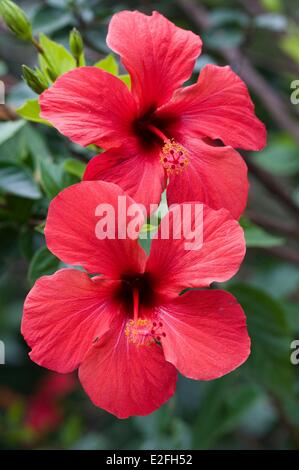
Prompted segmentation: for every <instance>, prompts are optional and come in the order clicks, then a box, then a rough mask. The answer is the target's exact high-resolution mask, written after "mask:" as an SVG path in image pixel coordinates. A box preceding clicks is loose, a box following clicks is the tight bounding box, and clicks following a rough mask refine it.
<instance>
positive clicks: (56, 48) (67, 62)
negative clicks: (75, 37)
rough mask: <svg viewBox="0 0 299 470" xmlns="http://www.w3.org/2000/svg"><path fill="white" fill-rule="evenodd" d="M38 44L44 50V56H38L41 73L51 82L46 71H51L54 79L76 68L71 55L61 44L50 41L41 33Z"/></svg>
mask: <svg viewBox="0 0 299 470" xmlns="http://www.w3.org/2000/svg"><path fill="white" fill-rule="evenodd" d="M39 42H40V45H41V47H42V48H43V50H44V55H43V54H39V63H40V67H41V69H42V71H43V72H44V74H45V75H47V77H48V78H49V80H51V77H50V76H49V73H48V71H47V70H48V69H49V68H50V69H51V71H53V73H54V75H55V76H56V77H59V76H60V75H62V74H63V73H65V72H68V71H69V70H72V69H74V68H76V61H75V59H74V57H73V56H72V54H71V53H70V52H69V51H68V50H67V49H66V48H65V47H63V46H62V45H61V44H58V43H57V42H55V41H52V40H51V39H50V38H48V37H47V36H46V35H45V34H43V33H41V34H40V36H39Z"/></svg>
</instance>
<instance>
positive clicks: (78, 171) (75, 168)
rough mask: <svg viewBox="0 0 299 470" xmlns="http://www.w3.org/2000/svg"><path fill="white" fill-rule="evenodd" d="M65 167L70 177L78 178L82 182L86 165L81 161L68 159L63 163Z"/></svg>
mask: <svg viewBox="0 0 299 470" xmlns="http://www.w3.org/2000/svg"><path fill="white" fill-rule="evenodd" d="M63 167H64V169H65V171H67V172H68V173H69V174H70V175H73V176H77V177H78V178H79V179H80V180H81V179H82V177H83V174H84V171H85V168H86V165H85V164H84V163H82V162H80V161H79V160H75V159H74V158H67V159H66V160H65V161H64V163H63Z"/></svg>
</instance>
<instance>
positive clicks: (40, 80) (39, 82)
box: [22, 65, 48, 95]
mask: <svg viewBox="0 0 299 470" xmlns="http://www.w3.org/2000/svg"><path fill="white" fill-rule="evenodd" d="M22 70H23V79H24V80H25V82H26V83H27V85H28V86H29V87H30V88H31V90H33V91H35V93H37V94H38V95H40V94H41V93H42V92H43V91H44V90H46V89H47V88H48V83H47V81H46V79H45V77H44V76H43V74H42V72H41V71H40V70H39V69H35V70H33V69H31V68H30V67H27V65H22Z"/></svg>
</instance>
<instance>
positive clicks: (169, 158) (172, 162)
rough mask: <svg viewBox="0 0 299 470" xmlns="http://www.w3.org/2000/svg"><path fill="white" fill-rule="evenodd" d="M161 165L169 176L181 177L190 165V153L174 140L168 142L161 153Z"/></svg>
mask: <svg viewBox="0 0 299 470" xmlns="http://www.w3.org/2000/svg"><path fill="white" fill-rule="evenodd" d="M160 163H161V164H162V166H163V167H164V168H165V170H166V173H167V174H168V175H170V174H176V175H179V174H180V173H182V172H183V170H184V169H185V168H186V166H187V165H188V163H189V152H188V150H186V149H185V147H183V145H181V144H179V143H177V142H176V141H175V140H174V139H171V140H166V141H165V142H164V145H163V147H162V149H161V152H160Z"/></svg>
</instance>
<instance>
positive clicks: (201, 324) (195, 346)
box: [159, 290, 250, 380]
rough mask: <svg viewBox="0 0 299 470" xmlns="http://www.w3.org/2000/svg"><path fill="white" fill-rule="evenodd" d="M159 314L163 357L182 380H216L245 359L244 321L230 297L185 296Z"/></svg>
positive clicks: (196, 293) (247, 345) (214, 294)
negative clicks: (161, 328)
mask: <svg viewBox="0 0 299 470" xmlns="http://www.w3.org/2000/svg"><path fill="white" fill-rule="evenodd" d="M159 310H160V319H161V321H162V322H163V331H164V332H165V334H166V336H165V338H164V337H162V340H161V341H162V346H163V350H164V354H165V357H166V359H167V360H168V361H169V362H171V363H172V364H174V365H175V366H176V367H177V369H178V370H179V371H180V372H181V373H182V374H183V375H185V376H186V377H189V378H191V379H198V380H211V379H216V378H218V377H221V376H222V375H224V374H227V373H228V372H231V371H232V370H234V369H236V368H237V367H238V366H240V365H241V364H242V363H243V362H244V361H246V359H247V357H248V356H249V353H250V338H249V336H248V333H247V328H246V318H245V315H244V312H243V310H242V308H241V306H240V305H239V304H238V303H237V301H236V299H235V298H234V297H233V296H232V295H231V294H229V293H227V292H224V291H220V290H218V291H217V290H211V291H193V292H187V293H186V294H184V295H182V296H181V297H178V298H177V299H176V300H174V301H173V302H172V303H169V304H167V305H164V306H162V307H160V309H159Z"/></svg>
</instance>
